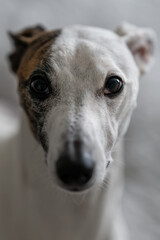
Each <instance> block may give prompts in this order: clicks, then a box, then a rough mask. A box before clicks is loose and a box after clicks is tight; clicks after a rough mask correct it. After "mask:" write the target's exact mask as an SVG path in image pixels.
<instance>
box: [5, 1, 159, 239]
mask: <svg viewBox="0 0 160 240" xmlns="http://www.w3.org/2000/svg"><path fill="white" fill-rule="evenodd" d="M123 20H126V21H129V22H131V23H133V24H136V25H139V26H147V27H151V28H153V29H154V30H155V31H156V33H157V36H158V39H160V1H159V0H118V1H117V0H79V1H78V0H67V1H65V0H45V1H42V0H39V1H34V0H27V1H25V0H5V1H2V0H0V150H2V148H1V144H2V142H3V140H4V139H5V138H9V137H10V136H11V135H14V134H15V132H16V131H17V129H18V119H19V117H18V116H19V114H18V113H19V105H18V97H17V93H16V91H17V90H16V86H17V82H16V78H15V76H14V75H12V74H11V72H10V70H9V68H8V64H7V58H6V56H7V54H8V53H9V52H10V51H11V45H10V42H9V39H8V36H7V31H8V30H12V31H17V30H19V29H21V28H24V27H26V26H29V25H32V24H37V23H40V24H42V25H44V26H46V27H47V28H49V29H54V28H61V27H63V26H66V25H71V24H83V25H92V26H97V27H103V28H109V29H115V28H116V27H117V26H118V25H119V24H120V23H121V21H123ZM158 45H159V41H157V47H156V61H155V65H154V66H153V68H152V70H151V72H149V74H147V75H146V76H144V77H143V78H142V79H141V80H140V92H139V98H138V107H137V109H136V111H135V112H134V114H133V117H132V121H131V124H130V127H129V130H128V133H127V135H126V137H125V161H126V163H125V175H126V185H125V195H124V199H123V208H124V212H125V218H126V219H127V224H128V227H129V230H130V233H131V240H133V239H136V240H151V239H152V240H159V239H160V227H159V226H160V94H159V91H160V86H159V84H160V80H159V78H160V77H159V74H160V71H159V64H160V54H159V46H158Z"/></svg>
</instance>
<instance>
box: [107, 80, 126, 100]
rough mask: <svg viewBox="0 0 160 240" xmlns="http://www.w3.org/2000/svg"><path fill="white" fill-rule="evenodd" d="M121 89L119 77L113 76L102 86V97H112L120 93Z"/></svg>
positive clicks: (121, 83)
mask: <svg viewBox="0 0 160 240" xmlns="http://www.w3.org/2000/svg"><path fill="white" fill-rule="evenodd" d="M122 89H123V81H122V79H121V78H120V77H117V76H113V77H110V78H109V79H107V81H106V83H105V86H104V95H105V96H109V97H114V96H116V95H118V94H119V93H121V91H122Z"/></svg>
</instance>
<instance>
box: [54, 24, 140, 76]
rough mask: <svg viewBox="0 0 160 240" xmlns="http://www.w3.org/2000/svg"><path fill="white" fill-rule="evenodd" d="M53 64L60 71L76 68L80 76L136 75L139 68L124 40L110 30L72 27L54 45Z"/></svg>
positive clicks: (63, 32) (65, 29)
mask: <svg viewBox="0 0 160 240" xmlns="http://www.w3.org/2000/svg"><path fill="white" fill-rule="evenodd" d="M51 56H52V63H53V66H54V68H55V70H56V71H57V72H62V69H63V70H64V69H67V70H70V69H72V70H73V69H74V70H75V69H76V71H77V68H78V70H79V73H80V74H81V73H87V72H90V73H91V72H92V71H93V74H94V73H95V72H97V73H98V72H99V73H101V74H102V75H103V74H105V75H106V74H107V71H113V72H123V74H125V75H126V77H129V75H132V76H133V75H134V73H135V72H137V67H136V65H135V62H134V60H133V57H132V55H131V53H130V51H129V49H128V47H127V46H126V44H125V42H124V41H123V39H122V38H120V37H119V36H118V35H117V34H116V33H114V32H113V31H110V30H106V29H101V28H95V27H86V26H71V27H68V28H64V29H63V30H62V31H61V34H60V36H59V37H58V38H57V39H56V41H55V43H54V44H53V45H52V55H51Z"/></svg>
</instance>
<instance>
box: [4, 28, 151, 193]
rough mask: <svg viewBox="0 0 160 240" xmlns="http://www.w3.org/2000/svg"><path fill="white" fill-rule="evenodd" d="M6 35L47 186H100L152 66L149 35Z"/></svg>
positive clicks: (80, 31) (85, 31) (126, 31)
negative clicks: (41, 155)
mask: <svg viewBox="0 0 160 240" xmlns="http://www.w3.org/2000/svg"><path fill="white" fill-rule="evenodd" d="M10 35H11V38H12V39H13V40H14V44H15V47H16V49H15V52H14V53H12V54H11V55H10V57H9V58H10V61H11V66H12V70H13V71H14V72H16V74H17V76H18V79H19V95H20V100H21V105H22V107H23V108H24V110H25V112H26V114H27V116H28V119H29V123H30V126H31V130H32V132H33V134H34V136H35V137H36V139H37V141H39V142H40V143H41V145H42V147H43V149H44V151H45V153H46V163H47V167H48V170H49V174H50V175H51V176H52V179H53V182H54V183H56V184H57V185H60V186H61V187H63V188H65V189H68V190H71V191H82V190H85V189H87V188H89V187H91V186H92V185H97V184H100V183H102V182H103V180H104V178H105V175H106V174H107V172H108V171H109V169H108V166H109V163H110V162H112V151H113V149H114V147H115V145H116V143H117V142H118V139H119V138H120V137H122V136H123V135H124V134H125V132H126V130H127V127H128V124H129V121H130V117H131V114H132V111H133V109H134V108H135V106H136V99H137V94H138V85H139V82H138V79H139V77H140V75H141V74H142V73H145V72H146V71H147V70H148V68H149V67H150V66H151V64H152V62H153V46H154V38H155V37H154V33H153V32H152V31H151V30H149V29H139V28H137V27H135V26H133V25H130V24H127V23H124V24H122V25H121V26H120V27H119V28H118V29H117V32H115V33H114V32H111V31H108V30H103V29H98V28H91V27H82V26H73V27H68V28H66V29H63V30H56V31H46V30H45V29H44V28H42V27H40V26H37V27H33V28H29V29H26V30H24V31H22V32H20V33H18V34H10Z"/></svg>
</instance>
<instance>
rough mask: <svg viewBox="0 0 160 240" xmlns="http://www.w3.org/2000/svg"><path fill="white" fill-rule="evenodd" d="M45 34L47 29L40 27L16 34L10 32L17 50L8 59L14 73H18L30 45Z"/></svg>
mask: <svg viewBox="0 0 160 240" xmlns="http://www.w3.org/2000/svg"><path fill="white" fill-rule="evenodd" d="M43 32H45V28H44V27H42V26H40V25H38V26H34V27H31V28H27V29H24V30H23V31H21V32H18V33H16V34H14V33H11V32H9V33H8V34H9V37H10V39H11V40H12V42H13V45H14V47H15V50H14V51H13V53H11V54H9V56H8V58H9V61H10V64H11V69H12V71H13V72H15V73H16V72H17V70H18V67H19V64H20V61H21V59H22V57H23V55H24V53H25V51H26V49H27V48H28V46H29V44H30V43H31V42H32V41H34V40H35V39H36V38H37V37H38V36H39V35H40V34H41V33H43Z"/></svg>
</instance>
